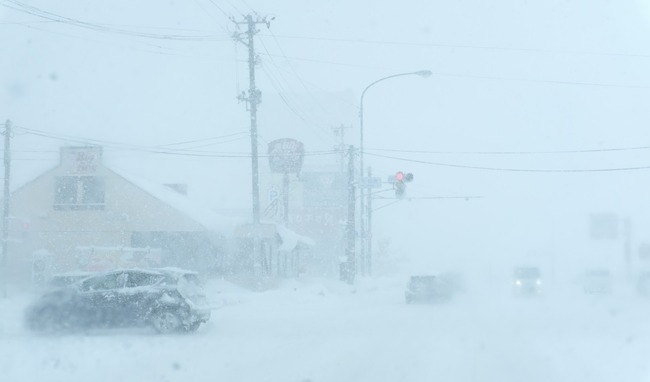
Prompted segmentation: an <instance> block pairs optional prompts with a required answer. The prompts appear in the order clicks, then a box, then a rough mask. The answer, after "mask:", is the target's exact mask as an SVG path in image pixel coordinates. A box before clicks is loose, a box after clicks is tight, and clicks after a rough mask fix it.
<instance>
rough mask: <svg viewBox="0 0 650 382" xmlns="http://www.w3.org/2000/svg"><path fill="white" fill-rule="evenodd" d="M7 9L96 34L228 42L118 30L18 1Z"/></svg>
mask: <svg viewBox="0 0 650 382" xmlns="http://www.w3.org/2000/svg"><path fill="white" fill-rule="evenodd" d="M0 5H2V6H3V7H5V8H9V9H12V10H15V11H18V12H22V13H27V14H29V15H32V16H36V17H40V18H42V19H46V20H50V21H54V22H57V23H62V24H68V25H73V26H76V27H80V28H85V29H90V30H94V31H96V32H104V33H114V34H121V35H127V36H133V37H141V38H149V39H160V40H177V41H228V39H227V38H226V37H225V36H215V35H180V34H157V33H147V32H137V31H133V30H128V29H122V28H116V27H113V26H110V25H108V24H98V23H91V22H87V21H82V20H79V19H75V18H72V17H67V16H62V15H59V14H56V13H52V12H49V11H46V10H43V9H41V8H38V7H35V6H32V5H29V4H26V3H23V2H21V1H18V0H4V1H3V2H2V3H0Z"/></svg>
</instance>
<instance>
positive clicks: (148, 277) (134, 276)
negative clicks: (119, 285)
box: [126, 272, 163, 288]
mask: <svg viewBox="0 0 650 382" xmlns="http://www.w3.org/2000/svg"><path fill="white" fill-rule="evenodd" d="M162 278H163V276H161V275H156V274H152V273H142V272H129V280H128V282H127V283H126V287H127V288H135V287H141V286H148V285H154V284H156V283H158V282H159V281H160V280H161V279H162Z"/></svg>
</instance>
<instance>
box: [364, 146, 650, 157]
mask: <svg viewBox="0 0 650 382" xmlns="http://www.w3.org/2000/svg"><path fill="white" fill-rule="evenodd" d="M639 150H650V146H633V147H610V148H602V149H578V150H541V151H431V150H405V149H386V148H369V149H365V150H364V152H367V151H383V152H396V153H409V154H461V155H546V154H589V153H604V152H619V151H639Z"/></svg>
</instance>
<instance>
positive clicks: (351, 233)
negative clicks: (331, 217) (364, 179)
mask: <svg viewBox="0 0 650 382" xmlns="http://www.w3.org/2000/svg"><path fill="white" fill-rule="evenodd" d="M356 207H357V206H356V197H355V184H354V147H353V146H350V148H349V149H348V221H347V226H346V236H347V248H346V249H345V261H342V262H341V280H343V281H345V282H347V283H348V284H353V283H354V278H355V276H356V258H355V253H354V246H355V242H356V232H355V226H354V220H355V209H356Z"/></svg>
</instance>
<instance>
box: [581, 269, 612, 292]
mask: <svg viewBox="0 0 650 382" xmlns="http://www.w3.org/2000/svg"><path fill="white" fill-rule="evenodd" d="M582 287H583V290H584V291H585V293H588V294H606V293H610V292H611V291H612V276H611V274H610V272H609V270H607V269H589V270H587V271H586V272H585V274H584V276H583V284H582Z"/></svg>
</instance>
